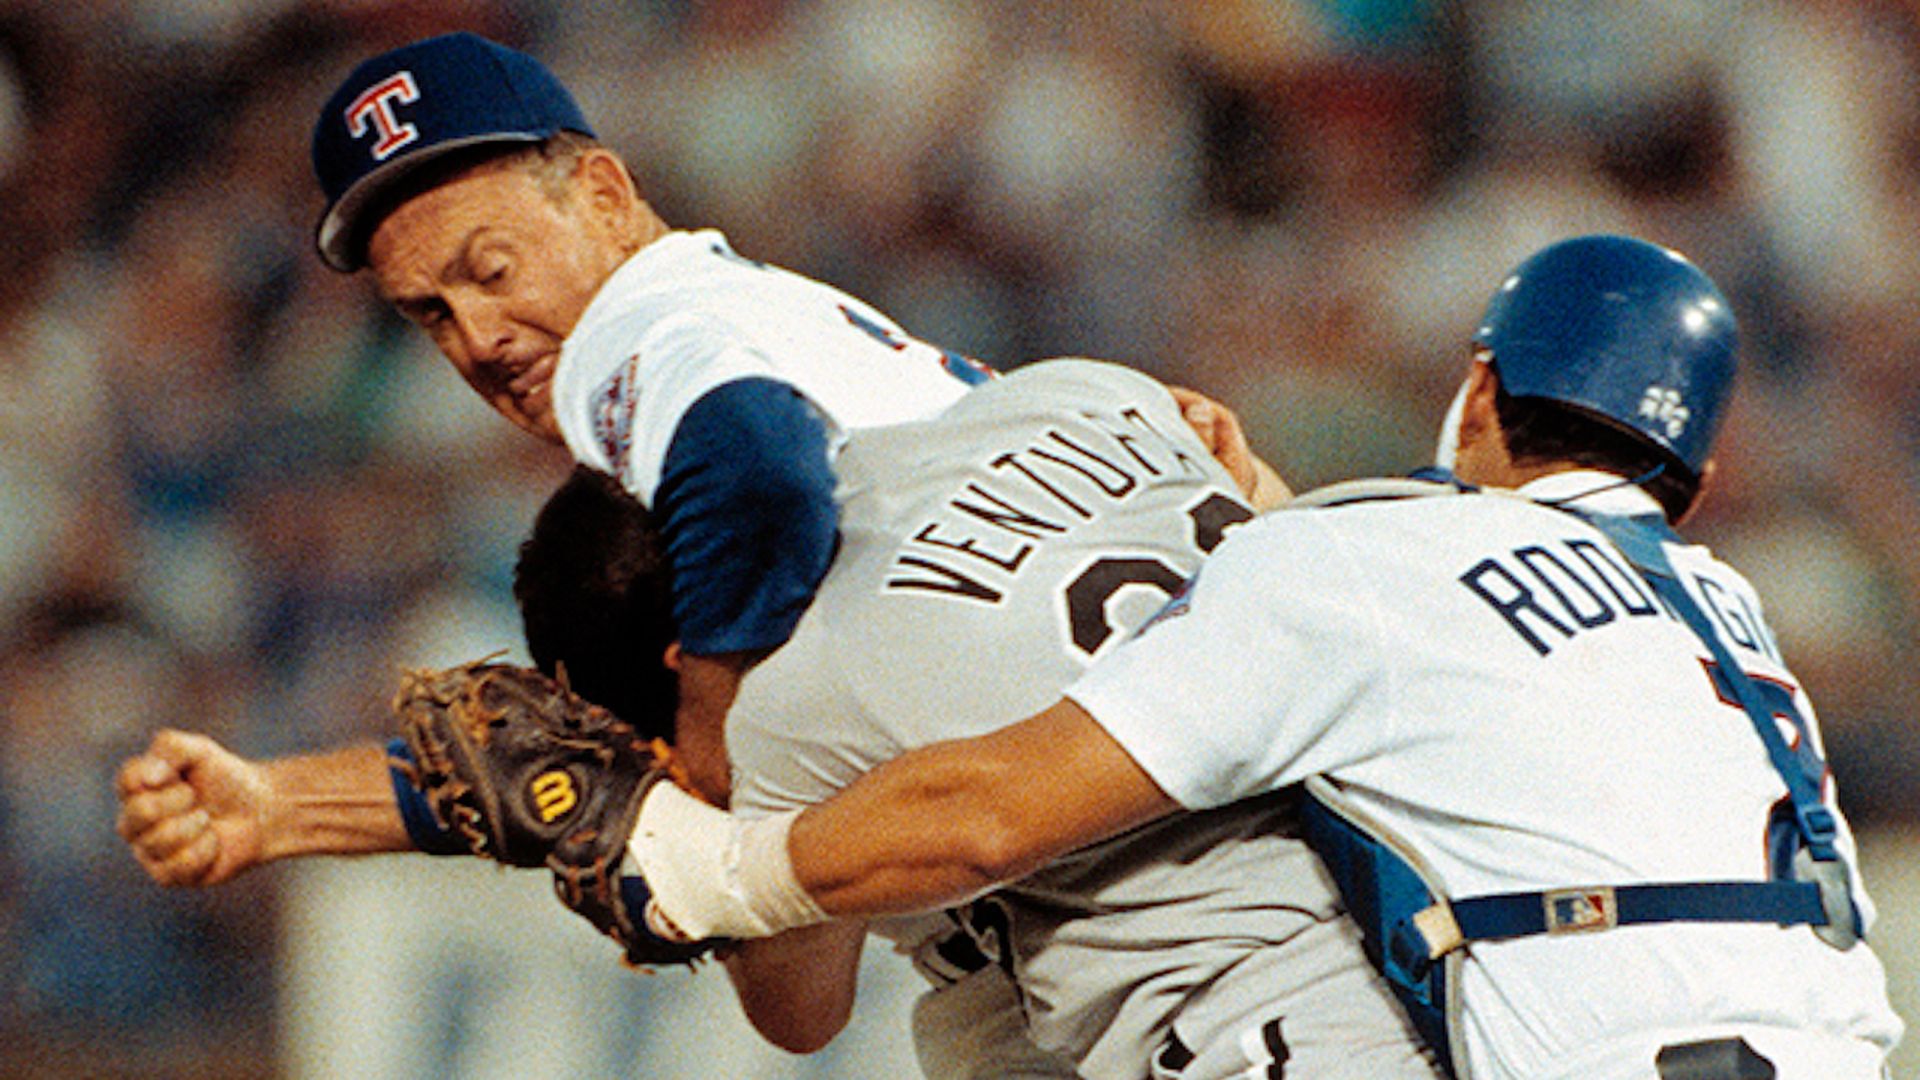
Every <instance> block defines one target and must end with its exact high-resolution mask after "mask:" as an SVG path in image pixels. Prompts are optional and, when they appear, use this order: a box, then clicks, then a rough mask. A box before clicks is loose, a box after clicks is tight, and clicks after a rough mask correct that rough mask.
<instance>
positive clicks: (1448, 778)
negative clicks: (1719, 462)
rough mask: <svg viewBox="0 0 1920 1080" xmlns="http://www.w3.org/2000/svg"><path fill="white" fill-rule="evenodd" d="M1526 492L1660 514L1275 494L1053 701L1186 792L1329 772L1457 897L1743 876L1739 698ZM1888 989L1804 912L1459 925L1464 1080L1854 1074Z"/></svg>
mask: <svg viewBox="0 0 1920 1080" xmlns="http://www.w3.org/2000/svg"><path fill="white" fill-rule="evenodd" d="M1522 496H1524V497H1522ZM1549 499H1558V500H1570V499H1572V500H1575V501H1574V502H1573V505H1576V506H1579V507H1581V508H1583V509H1585V510H1589V511H1592V512H1595V513H1603V514H1624V515H1636V514H1651V513H1655V512H1657V507H1656V506H1655V505H1654V503H1653V501H1652V500H1651V499H1650V498H1649V497H1648V496H1646V495H1645V494H1644V493H1642V492H1641V491H1639V490H1638V489H1637V488H1632V487H1628V486H1623V485H1622V484H1621V483H1620V481H1619V480H1618V479H1617V478H1614V477H1609V476H1604V475H1601V474H1598V473H1591V472H1576V473H1568V474H1561V475H1558V476H1553V477H1548V478H1546V479H1543V480H1540V481H1536V482H1535V483H1532V484H1529V485H1527V486H1526V487H1525V488H1523V489H1521V491H1520V492H1519V493H1518V495H1516V494H1514V493H1491V492H1490V493H1479V494H1451V495H1436V496H1433V497H1426V498H1407V499H1394V500H1384V501H1372V502H1362V503H1359V504H1356V505H1347V506H1339V507H1329V508H1306V509H1297V510H1282V511H1279V512H1276V513H1273V514H1269V515H1266V516H1265V517H1263V518H1262V519H1260V520H1259V521H1257V522H1254V523H1251V524H1249V525H1246V526H1243V527H1242V528H1240V529H1238V530H1236V531H1235V533H1233V534H1232V535H1231V536H1230V537H1229V539H1228V540H1227V541H1226V542H1225V543H1223V544H1222V545H1221V547H1220V548H1219V550H1218V551H1217V552H1215V554H1214V556H1213V557H1212V558H1211V559H1210V560H1209V561H1208V563H1207V565H1206V567H1205V568H1204V570H1202V571H1201V573H1200V574H1199V575H1198V576H1197V577H1196V579H1195V581H1194V583H1193V585H1192V587H1191V589H1190V591H1189V592H1188V594H1187V595H1186V596H1185V597H1184V598H1183V600H1182V601H1181V602H1180V603H1178V604H1176V605H1175V606H1174V607H1173V608H1171V609H1170V610H1169V612H1168V613H1167V615H1166V616H1165V617H1163V618H1161V619H1159V620H1157V621H1156V622H1155V623H1154V624H1153V625H1152V626H1151V627H1150V628H1149V629H1148V630H1147V631H1146V632H1145V633H1143V634H1141V635H1140V636H1139V637H1137V638H1136V639H1134V640H1132V641H1130V642H1128V643H1127V644H1126V645H1125V646H1124V647H1122V648H1120V649H1118V650H1116V651H1115V652H1114V653H1113V655H1112V656H1110V657H1109V658H1107V659H1106V661H1105V662H1103V663H1102V664H1101V665H1098V666H1096V667H1095V668H1094V669H1093V670H1091V671H1089V672H1088V673H1087V675H1086V676H1085V677H1084V678H1082V679H1081V680H1080V681H1079V682H1077V683H1076V684H1075V685H1074V686H1073V687H1072V688H1071V689H1070V690H1069V691H1068V693H1069V696H1071V697H1072V698H1073V699H1074V700H1076V701H1077V702H1079V703H1080V704H1081V705H1082V706H1084V707H1085V708H1086V709H1087V710H1088V711H1089V712H1090V713H1091V714H1092V715H1093V716H1094V717H1095V718H1096V719H1097V720H1098V721H1099V722H1100V723H1101V724H1102V725H1103V726H1104V727H1105V728H1106V730H1108V731H1109V732H1110V733H1111V734H1112V735H1113V736H1114V737H1115V738H1116V739H1117V740H1118V741H1119V742H1120V743H1121V744H1122V745H1123V746H1125V747H1126V749H1127V750H1128V752H1129V753H1130V754H1132V755H1133V756H1134V758H1135V759H1136V760H1137V761H1138V762H1139V764H1140V765H1141V766H1142V767H1144V768H1145V769H1146V770H1147V772H1148V773H1149V774H1150V775H1151V776H1152V777H1153V778H1154V780H1155V781H1156V782H1157V783H1159V784H1160V785H1161V786H1162V787H1163V788H1164V789H1165V790H1166V791H1167V792H1168V793H1169V794H1171V795H1172V796H1173V797H1174V798H1175V799H1177V800H1178V801H1179V802H1180V803H1181V804H1182V805H1185V806H1188V807H1210V806H1219V805H1222V804H1226V803H1229V802H1231V801H1233V800H1236V799H1241V798H1245V797H1247V796H1250V795H1254V794H1257V793H1260V792H1265V791H1272V790H1275V789H1277V788H1281V787H1284V786H1286V785H1289V784H1293V783H1296V782H1298V781H1300V780H1302V779H1303V778H1306V777H1309V776H1313V775H1316V774H1320V775H1324V776H1326V777H1328V778H1330V779H1331V780H1332V781H1333V782H1334V783H1335V784H1336V785H1337V786H1338V788H1339V789H1340V790H1341V791H1342V792H1343V793H1344V794H1345V796H1346V797H1347V798H1348V799H1349V800H1350V801H1351V802H1353V803H1354V804H1355V805H1357V806H1358V807H1359V808H1361V809H1362V810H1363V811H1364V812H1365V814H1366V815H1367V816H1368V817H1369V818H1371V819H1372V820H1373V821H1374V822H1377V823H1379V824H1381V825H1383V826H1384V827H1385V828H1386V829H1388V830H1389V831H1391V832H1392V833H1394V834H1396V835H1397V836H1398V837H1400V838H1401V840H1402V841H1403V842H1404V843H1405V844H1406V845H1407V846H1408V847H1410V848H1411V849H1412V851H1413V852H1414V854H1415V855H1417V856H1418V857H1420V858H1421V859H1423V860H1424V861H1425V863H1426V864H1427V866H1428V867H1429V869H1430V871H1431V872H1432V874H1433V875H1434V876H1435V877H1436V878H1437V879H1438V881H1439V883H1440V885H1441V886H1442V887H1443V889H1444V891H1445V892H1447V893H1448V894H1449V895H1451V896H1454V897H1468V896H1475V895H1483V894H1489V893H1501V892H1510V891H1520V890H1534V889H1554V888H1566V887H1571V886H1586V885H1622V884H1631V883H1637V882H1682V881H1687V882H1691V881H1714V880H1735V881H1758V880H1763V879H1765V878H1766V877H1767V876H1768V872H1769V863H1768V850H1767V831H1768V830H1767V826H1768V819H1769V814H1770V812H1771V811H1772V810H1773V808H1774V807H1775V806H1776V805H1777V804H1778V803H1779V802H1780V801H1781V800H1782V799H1783V798H1784V797H1785V793H1786V787H1785V784H1784V783H1783V782H1782V780H1781V779H1780V777H1779V776H1778V775H1777V774H1776V773H1775V772H1774V770H1773V768H1772V766H1771V764H1770V763H1769V760H1768V758H1767V755H1766V752H1765V750H1764V748H1763V745H1762V743H1761V741H1760V739H1759V738H1758V736H1757V735H1756V734H1755V733H1754V731H1753V728H1752V725H1751V723H1750V721H1749V719H1748V717H1747V714H1746V713H1745V712H1744V711H1743V710H1742V709H1741V708H1740V707H1739V706H1738V705H1737V704H1734V703H1732V702H1730V701H1729V700H1727V699H1726V697H1725V696H1724V695H1723V694H1721V693H1720V692H1718V690H1717V688H1716V685H1715V683H1714V681H1713V679H1712V672H1711V669H1710V667H1709V663H1708V660H1709V658H1708V654H1707V651H1706V649H1705V648H1704V647H1703V646H1702V645H1701V644H1700V643H1699V642H1698V640H1697V639H1696V638H1695V637H1694V636H1693V635H1692V633H1691V632H1690V631H1689V630H1688V629H1687V627H1686V626H1685V625H1684V624H1683V623H1681V622H1679V621H1677V620H1676V619H1674V618H1672V617H1670V616H1668V615H1667V614H1666V613H1665V612H1664V610H1663V609H1662V607H1661V605H1660V604H1659V603H1658V602H1657V601H1656V600H1655V598H1654V594H1653V593H1652V591H1651V589H1650V587H1648V586H1647V585H1646V584H1645V583H1644V582H1643V581H1641V580H1640V579H1639V578H1638V577H1637V575H1635V574H1634V573H1633V572H1632V571H1631V570H1629V569H1628V568H1627V565H1626V563H1625V561H1624V560H1623V559H1622V558H1621V557H1620V556H1619V554H1618V553H1617V552H1616V551H1615V550H1614V549H1613V548H1612V547H1611V545H1610V544H1609V543H1608V542H1607V541H1606V539H1605V538H1604V537H1602V535H1601V534H1600V533H1599V532H1598V531H1596V530H1595V529H1594V528H1592V527H1591V526H1589V525H1588V524H1587V523H1586V522H1584V521H1582V520H1580V519H1579V518H1577V517H1575V516H1573V515H1571V514H1569V513H1565V512H1562V511H1558V510H1555V509H1551V508H1548V507H1545V506H1542V505H1540V504H1539V503H1538V502H1536V501H1533V500H1549ZM1668 551H1669V554H1670V557H1671V559H1672V562H1673V564H1674V566H1675V567H1676V569H1677V570H1678V572H1679V573H1680V574H1681V576H1682V577H1683V578H1684V579H1685V580H1686V582H1687V585H1688V588H1689V590H1690V592H1691V594H1692V595H1693V596H1694V598H1695V600H1696V601H1697V602H1698V603H1699V604H1700V605H1701V606H1702V608H1703V610H1704V611H1706V612H1707V613H1708V614H1709V616H1710V617H1711V619H1712V620H1713V621H1714V622H1715V623H1716V624H1717V626H1718V627H1719V629H1720V631H1721V634H1722V636H1723V638H1724V639H1725V641H1726V642H1727V644H1728V646H1729V647H1730V648H1731V650H1732V653H1733V656H1734V657H1735V658H1736V660H1737V661H1738V662H1739V663H1741V664H1742V665H1743V666H1745V667H1746V668H1747V669H1748V671H1749V672H1750V673H1751V674H1752V676H1753V677H1754V678H1755V679H1756V681H1758V682H1760V683H1762V684H1764V685H1765V686H1768V687H1772V688H1773V690H1772V691H1771V692H1777V693H1781V694H1791V695H1792V699H1793V702H1794V704H1795V706H1796V709H1797V711H1798V712H1799V713H1800V715H1801V716H1802V717H1805V718H1806V721H1805V728H1806V729H1805V730H1797V731H1791V732H1787V735H1788V736H1789V737H1790V738H1793V739H1802V738H1804V739H1809V740H1813V741H1814V745H1815V746H1816V747H1817V745H1818V738H1819V735H1818V731H1817V730H1816V729H1815V727H1814V723H1813V720H1812V717H1813V712H1812V709H1811V708H1810V706H1809V705H1808V703H1807V701H1806V698H1805V695H1804V694H1803V693H1802V692H1801V691H1800V690H1799V688H1798V685H1797V684H1796V683H1795V682H1794V679H1793V676H1792V673H1791V672H1789V671H1788V670H1787V668H1786V667H1785V666H1784V665H1783V663H1782V662H1781V659H1780V655H1779V651H1778V649H1777V647H1776V645H1775V643H1774V639H1773V636H1772V634H1771V633H1770V632H1769V631H1768V629H1767V626H1766V623H1765V621H1764V620H1763V619H1762V617H1761V611H1760V601H1759V599H1758V597H1757V596H1756V595H1755V592H1754V590H1753V588H1752V587H1751V586H1750V585H1749V584H1748V583H1747V581H1746V580H1745V579H1743V578H1742V577H1741V576H1740V575H1739V574H1738V573H1736V572H1735V571H1734V570H1732V569H1731V568H1730V567H1728V566H1726V565H1725V564H1723V563H1720V562H1719V561H1717V560H1715V559H1714V558H1713V557H1712V555H1711V554H1710V553H1709V552H1708V551H1706V550H1705V549H1704V548H1700V547H1680V546H1672V545H1670V546H1669V548H1668ZM1827 797H1828V799H1829V801H1831V791H1830V789H1829V791H1828V795H1827ZM1842 831H1843V836H1842V840H1841V848H1842V850H1843V851H1845V852H1846V854H1847V855H1848V857H1849V859H1851V858H1852V854H1853V847H1852V838H1851V835H1850V834H1846V833H1845V831H1844V822H1843V823H1842ZM1854 886H1855V892H1854V896H1855V897H1856V898H1857V900H1858V901H1859V903H1860V906H1861V908H1862V913H1863V916H1864V917H1865V918H1866V919H1867V920H1868V921H1869V922H1870V921H1871V919H1872V908H1871V904H1870V903H1868V901H1867V899H1866V894H1865V892H1864V891H1863V890H1861V889H1860V888H1859V883H1858V880H1857V877H1856V879H1855V882H1854ZM1884 984H1885V978H1884V974H1883V972H1882V969H1881V966H1880V963H1879V961H1878V960H1877V959H1876V958H1875V956H1874V954H1873V952H1872V951H1871V950H1870V949H1869V948H1868V947H1866V946H1865V945H1858V946H1856V947H1854V948H1853V949H1851V950H1850V951H1846V952H1841V951H1838V950H1836V949H1834V948H1831V947H1829V946H1827V945H1825V944H1822V943H1821V942H1820V941H1818V940H1817V939H1816V937H1815V935H1814V933H1813V931H1812V930H1811V929H1810V928H1809V927H1806V926H1791V927H1784V928H1783V927H1779V926H1774V925H1762V924H1735V923H1720V924H1695V923H1686V924H1679V923H1664V924H1650V925H1638V926H1628V927H1620V928H1616V929H1612V930H1607V931H1603V932H1598V933H1589V934H1577V935H1568V936H1552V937H1547V936H1536V937H1526V938H1516V939H1511V940H1507V941H1498V942H1477V943H1473V944H1471V945H1470V946H1468V948H1467V952H1466V954H1465V958H1464V961H1463V964H1462V967H1461V968H1460V979H1459V981H1458V984H1457V989H1458V992H1459V994H1460V1002H1461V1005H1462V1008H1461V1009H1460V1010H1459V1011H1458V1013H1457V1020H1456V1022H1457V1023H1458V1024H1459V1030H1458V1033H1457V1037H1458V1039H1459V1045H1460V1046H1461V1047H1462V1048H1463V1053H1464V1061H1458V1062H1456V1064H1457V1065H1460V1066H1462V1069H1461V1071H1462V1074H1463V1075H1467V1076H1471V1077H1474V1078H1476V1080H1484V1078H1489V1077H1492V1078H1502V1080H1504V1078H1513V1080H1522V1078H1524V1080H1548V1078H1556V1077H1565V1078H1568V1080H1572V1078H1576V1077H1577V1078H1581V1080H1606V1078H1629V1077H1631V1078H1635V1080H1649V1078H1652V1077H1653V1076H1654V1075H1655V1073H1654V1066H1653V1062H1654V1057H1655V1055H1656V1053H1657V1052H1658V1051H1659V1050H1660V1048H1661V1047H1662V1046H1663V1045H1668V1044H1675V1043H1681V1042H1689V1041H1695V1040H1700V1039H1712V1038H1722V1037H1728V1036H1739V1037H1741V1038H1744V1039H1746V1040H1747V1042H1748V1043H1749V1044H1750V1045H1751V1046H1752V1047H1753V1048H1754V1049H1756V1050H1757V1051H1759V1052H1760V1053H1761V1054H1762V1055H1764V1056H1765V1057H1767V1058H1769V1059H1770V1060H1771V1061H1772V1062H1773V1063H1774V1065H1775V1067H1776V1068H1777V1069H1778V1075H1779V1076H1780V1077H1782V1078H1786V1080H1791V1078H1800V1080H1842V1078H1860V1080H1866V1078H1874V1077H1879V1076H1881V1075H1882V1072H1881V1070H1882V1068H1883V1064H1882V1063H1883V1060H1884V1056H1885V1053H1886V1052H1887V1050H1888V1049H1890V1048H1891V1047H1892V1045H1893V1044H1894V1043H1895V1042H1896V1041H1897V1039H1898V1037H1899V1034H1900V1030H1901V1025H1900V1022H1899V1020H1898V1019H1897V1018H1896V1017H1895V1016H1894V1014H1893V1012H1892V1011H1891V1009H1890V1008H1889V1006H1888V1001H1887V996H1886V992H1885V985H1884Z"/></svg>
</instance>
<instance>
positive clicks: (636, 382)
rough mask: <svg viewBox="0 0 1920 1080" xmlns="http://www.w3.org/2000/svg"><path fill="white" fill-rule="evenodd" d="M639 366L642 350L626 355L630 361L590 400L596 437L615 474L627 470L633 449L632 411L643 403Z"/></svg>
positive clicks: (604, 383)
mask: <svg viewBox="0 0 1920 1080" xmlns="http://www.w3.org/2000/svg"><path fill="white" fill-rule="evenodd" d="M639 366H640V354H639V353H635V354H634V355H632V356H629V357H627V362H626V363H624V364H621V365H620V368H619V370H617V371H615V372H614V373H613V374H612V375H610V376H608V377H607V380H606V381H605V382H603V383H601V384H600V386H599V387H598V388H597V389H595V390H594V392H593V396H592V397H591V398H590V399H588V408H590V409H591V410H592V413H591V415H592V416H593V436H594V440H595V441H596V442H598V443H599V444H600V452H601V453H603V454H605V455H607V463H608V464H609V465H611V466H612V467H613V471H614V472H615V473H620V472H624V471H625V470H626V461H627V454H628V452H629V451H631V450H632V449H633V414H634V413H635V412H636V411H637V410H638V408H639V405H640V403H639V401H638V400H636V399H637V396H638V394H639V388H640V379H639V375H638V370H637V369H638V368H639Z"/></svg>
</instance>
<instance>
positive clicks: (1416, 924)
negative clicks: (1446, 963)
mask: <svg viewBox="0 0 1920 1080" xmlns="http://www.w3.org/2000/svg"><path fill="white" fill-rule="evenodd" d="M1466 943H1467V935H1466V934H1464V933H1462V932H1461V930H1460V923H1459V920H1457V919H1455V918H1454V917H1453V909H1452V908H1450V907H1448V906H1447V903H1446V901H1444V900H1442V901H1440V902H1438V903H1436V904H1434V905H1432V906H1431V907H1426V908H1422V909H1421V910H1419V911H1416V912H1414V913H1413V914H1412V915H1409V916H1407V918H1406V919H1404V920H1402V921H1401V922H1400V924H1399V925H1397V926H1395V927H1394V928H1393V929H1392V931H1391V932H1390V933H1389V935H1388V939H1387V955H1388V958H1389V959H1390V960H1391V961H1392V962H1393V963H1394V964H1395V965H1396V966H1398V967H1400V968H1401V969H1402V970H1404V971H1406V972H1407V973H1408V974H1410V975H1412V976H1413V977H1414V978H1415V979H1416V980H1418V979H1424V978H1426V977H1427V972H1429V971H1431V970H1433V962H1434V961H1435V960H1438V959H1440V958H1441V957H1443V956H1445V955H1447V954H1448V953H1450V952H1452V951H1453V950H1455V949H1457V948H1459V947H1460V946H1462V945H1465V944H1466Z"/></svg>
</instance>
